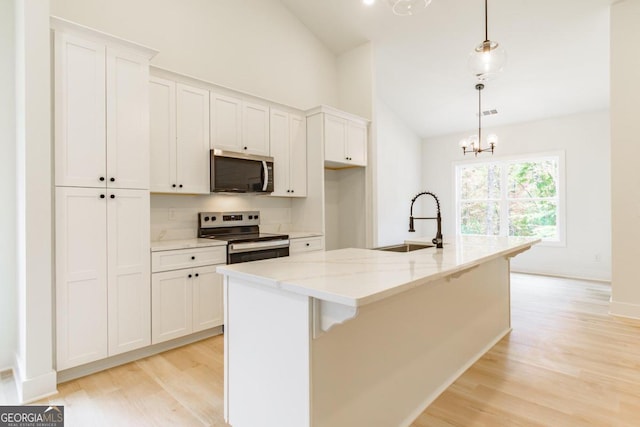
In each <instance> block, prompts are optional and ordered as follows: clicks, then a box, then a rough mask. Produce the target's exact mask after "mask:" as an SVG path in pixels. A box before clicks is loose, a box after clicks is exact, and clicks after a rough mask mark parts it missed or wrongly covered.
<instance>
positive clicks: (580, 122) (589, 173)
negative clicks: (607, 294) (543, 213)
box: [422, 111, 637, 280]
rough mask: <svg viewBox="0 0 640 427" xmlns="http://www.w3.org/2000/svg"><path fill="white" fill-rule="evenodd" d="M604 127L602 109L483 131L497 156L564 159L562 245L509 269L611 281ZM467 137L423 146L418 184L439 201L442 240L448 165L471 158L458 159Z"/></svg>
mask: <svg viewBox="0 0 640 427" xmlns="http://www.w3.org/2000/svg"><path fill="white" fill-rule="evenodd" d="M609 127H610V126H609V113H608V112H607V111H601V112H592V113H585V114H578V115H572V116H566V117H558V118H554V119H548V120H541V121H536V122H530V123H522V124H517V125H511V126H503V127H498V128H488V129H486V130H487V132H489V131H491V132H495V133H497V134H498V136H499V138H500V144H499V145H498V147H497V151H496V154H495V155H494V157H496V158H499V157H500V156H514V155H518V154H530V153H531V154H533V153H540V152H549V151H557V150H564V151H565V155H566V187H565V188H566V247H544V246H541V245H536V246H534V247H533V248H532V250H530V251H528V252H526V253H524V254H521V255H519V256H518V257H516V258H514V259H513V260H512V268H513V269H514V270H519V271H527V272H535V273H544V274H554V275H562V276H572V277H583V278H592V279H601V280H610V278H611V207H610V203H609V200H610V195H611V189H610V177H611V167H610V145H611V144H610V136H609ZM470 133H472V132H471V131H470V132H467V133H464V134H454V135H447V136H442V137H437V138H430V139H428V140H426V141H425V142H424V145H423V153H422V170H423V177H422V180H423V183H424V187H425V189H429V190H431V191H433V192H435V193H436V194H437V195H438V196H439V197H440V200H441V203H442V218H443V234H444V237H445V241H446V240H447V236H452V235H453V234H454V233H455V218H454V215H455V208H454V199H453V198H454V195H455V188H454V173H453V167H454V166H453V165H454V162H460V161H468V160H470V159H472V157H469V155H467V156H466V158H465V157H463V155H462V153H461V149H460V148H459V146H458V141H459V140H460V139H461V138H462V137H464V136H467V135H468V134H470ZM636 135H637V133H636ZM480 156H482V158H484V159H491V155H490V154H481V155H480ZM636 183H637V179H636ZM430 233H431V232H430ZM429 235H431V234H429Z"/></svg>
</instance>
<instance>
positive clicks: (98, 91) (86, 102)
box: [54, 33, 107, 187]
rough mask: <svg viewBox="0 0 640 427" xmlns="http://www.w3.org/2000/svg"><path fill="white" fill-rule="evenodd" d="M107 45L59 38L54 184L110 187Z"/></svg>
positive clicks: (59, 36)
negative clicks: (106, 88)
mask: <svg viewBox="0 0 640 427" xmlns="http://www.w3.org/2000/svg"><path fill="white" fill-rule="evenodd" d="M105 55H106V47H105V45H104V44H100V43H96V42H93V41H91V40H85V39H82V38H79V37H75V36H73V35H70V34H65V33H59V34H56V37H55V66H54V67H55V71H54V73H55V83H54V86H55V118H54V121H55V141H56V142H55V159H56V160H55V163H56V168H55V183H56V185H66V186H74V187H105V186H106V176H107V171H106V166H107V158H106V150H105V144H106V135H107V133H106V126H105V110H106V101H105V99H106V94H105V72H106V56H105Z"/></svg>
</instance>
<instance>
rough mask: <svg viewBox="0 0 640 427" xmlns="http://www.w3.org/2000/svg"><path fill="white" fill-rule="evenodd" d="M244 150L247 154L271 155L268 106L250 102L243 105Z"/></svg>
mask: <svg viewBox="0 0 640 427" xmlns="http://www.w3.org/2000/svg"><path fill="white" fill-rule="evenodd" d="M242 150H243V152H244V153H247V154H259V155H263V156H268V155H269V154H270V149H269V107H268V106H266V105H261V104H255V103H250V102H244V103H243V104H242Z"/></svg>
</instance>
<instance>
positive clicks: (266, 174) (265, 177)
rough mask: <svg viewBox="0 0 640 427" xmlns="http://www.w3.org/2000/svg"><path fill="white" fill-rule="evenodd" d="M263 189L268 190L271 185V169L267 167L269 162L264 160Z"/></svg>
mask: <svg viewBox="0 0 640 427" xmlns="http://www.w3.org/2000/svg"><path fill="white" fill-rule="evenodd" d="M262 179H263V181H262V191H267V186H268V185H269V169H268V168H267V162H266V161H264V160H263V161H262Z"/></svg>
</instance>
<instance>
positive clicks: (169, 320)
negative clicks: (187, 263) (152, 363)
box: [151, 270, 193, 344]
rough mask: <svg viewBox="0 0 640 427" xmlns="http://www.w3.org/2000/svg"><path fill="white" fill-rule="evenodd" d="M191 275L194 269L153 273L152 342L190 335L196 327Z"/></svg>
mask: <svg viewBox="0 0 640 427" xmlns="http://www.w3.org/2000/svg"><path fill="white" fill-rule="evenodd" d="M190 276H191V277H190ZM192 276H193V271H192V270H175V271H165V272H163V273H154V274H152V275H151V342H152V344H157V343H159V342H163V341H168V340H170V339H173V338H178V337H181V336H184V335H187V334H190V333H191V331H192V330H193V327H192V318H193V292H192V281H193V280H192Z"/></svg>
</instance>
